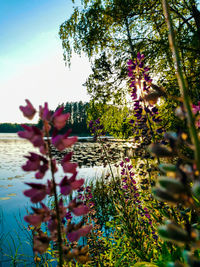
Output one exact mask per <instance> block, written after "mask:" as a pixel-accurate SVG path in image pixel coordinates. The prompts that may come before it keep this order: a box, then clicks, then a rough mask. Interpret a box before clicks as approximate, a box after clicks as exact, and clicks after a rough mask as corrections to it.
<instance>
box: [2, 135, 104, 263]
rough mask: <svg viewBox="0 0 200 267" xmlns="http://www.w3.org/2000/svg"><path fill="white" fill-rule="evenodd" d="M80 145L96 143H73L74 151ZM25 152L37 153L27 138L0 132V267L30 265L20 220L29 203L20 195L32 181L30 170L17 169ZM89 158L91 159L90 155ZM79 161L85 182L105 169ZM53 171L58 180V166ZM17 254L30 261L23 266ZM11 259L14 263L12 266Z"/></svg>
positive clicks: (23, 228)
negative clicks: (74, 145) (56, 169)
mask: <svg viewBox="0 0 200 267" xmlns="http://www.w3.org/2000/svg"><path fill="white" fill-rule="evenodd" d="M83 147H85V148H87V147H90V149H92V148H94V147H96V145H95V144H91V145H89V143H87V144H84V143H77V144H76V150H77V151H79V152H80V151H84V149H83ZM91 147H92V148H91ZM80 148H81V149H80ZM98 149H99V148H98ZM28 152H38V150H37V149H36V148H33V146H32V145H31V143H29V142H28V141H27V140H24V139H20V138H18V136H17V134H13V133H9V134H5V133H0V267H7V266H33V263H32V262H31V261H32V259H33V257H32V255H33V253H32V248H31V246H30V245H29V244H28V242H27V234H28V235H30V233H29V232H28V231H27V230H26V227H24V225H25V223H24V221H23V217H24V215H25V214H26V213H27V212H26V209H27V208H30V206H31V203H30V201H29V198H27V197H25V196H24V195H23V191H24V190H25V189H27V188H29V187H28V186H27V185H25V184H24V183H25V182H33V181H34V180H35V178H34V173H33V172H30V173H27V172H24V171H23V170H22V169H21V166H22V165H24V164H25V162H26V159H25V158H24V155H28ZM86 153H87V150H86V149H85V154H86ZM77 154H78V152H77ZM85 157H87V155H85ZM90 158H91V160H92V158H93V155H92V154H91V155H90ZM80 161H81V159H80ZM81 162H82V167H81V168H78V177H81V178H84V179H85V183H89V182H90V181H92V180H94V179H96V178H98V177H100V176H102V175H105V174H106V172H107V170H106V169H105V168H103V166H93V167H89V163H88V162H87V166H84V161H81ZM98 164H99V165H101V163H98ZM93 165H94V164H93ZM56 174H57V176H58V177H59V179H61V178H60V177H61V174H63V173H62V172H61V168H59V171H58V173H56ZM58 177H57V179H58ZM62 177H63V176H62ZM47 178H50V177H49V173H47V175H46V176H45V178H44V179H43V182H44V180H46V179H47ZM16 253H17V254H16ZM20 253H22V254H26V255H27V257H30V260H29V258H27V262H28V263H27V264H26V265H24V263H23V262H21V263H20V259H21V258H23V257H20V256H19V255H20ZM15 254H16V255H18V256H17V258H15V257H14V255H15ZM14 261H16V263H17V265H14Z"/></svg>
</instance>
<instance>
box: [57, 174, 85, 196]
mask: <svg viewBox="0 0 200 267" xmlns="http://www.w3.org/2000/svg"><path fill="white" fill-rule="evenodd" d="M76 175H77V172H76V173H74V174H73V175H72V176H71V178H70V179H68V178H67V176H65V177H64V178H63V179H62V181H61V182H60V184H59V186H60V192H61V194H63V195H65V196H66V195H69V194H71V192H72V191H73V190H77V189H78V188H80V187H81V186H82V185H83V184H84V179H79V180H76Z"/></svg>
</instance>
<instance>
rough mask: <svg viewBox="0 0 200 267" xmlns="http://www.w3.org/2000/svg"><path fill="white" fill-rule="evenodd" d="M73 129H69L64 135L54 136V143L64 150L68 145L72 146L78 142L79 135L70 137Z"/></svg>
mask: <svg viewBox="0 0 200 267" xmlns="http://www.w3.org/2000/svg"><path fill="white" fill-rule="evenodd" d="M70 132H71V131H67V133H66V134H64V135H61V134H59V135H56V136H53V137H52V144H53V145H54V146H55V147H56V148H57V149H58V150H59V151H63V150H64V149H65V148H67V147H71V146H72V145H73V144H74V143H76V142H77V137H76V136H72V137H69V134H70Z"/></svg>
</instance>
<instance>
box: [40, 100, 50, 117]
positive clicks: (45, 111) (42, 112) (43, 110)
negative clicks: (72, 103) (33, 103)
mask: <svg viewBox="0 0 200 267" xmlns="http://www.w3.org/2000/svg"><path fill="white" fill-rule="evenodd" d="M39 115H40V118H41V119H42V120H46V121H50V120H51V116H52V112H51V111H50V110H49V108H48V103H47V102H45V103H44V107H42V106H39Z"/></svg>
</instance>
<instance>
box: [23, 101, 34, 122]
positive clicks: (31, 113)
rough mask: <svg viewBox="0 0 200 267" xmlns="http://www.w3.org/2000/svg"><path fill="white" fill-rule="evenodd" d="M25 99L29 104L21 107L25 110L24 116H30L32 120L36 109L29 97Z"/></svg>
mask: <svg viewBox="0 0 200 267" xmlns="http://www.w3.org/2000/svg"><path fill="white" fill-rule="evenodd" d="M25 101H26V103H27V105H26V106H24V107H23V106H20V107H19V108H20V110H21V111H22V112H23V115H24V117H26V118H28V119H29V120H32V119H33V117H34V116H35V113H36V110H35V108H34V107H33V105H32V104H31V102H30V101H29V100H28V99H26V100H25Z"/></svg>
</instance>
